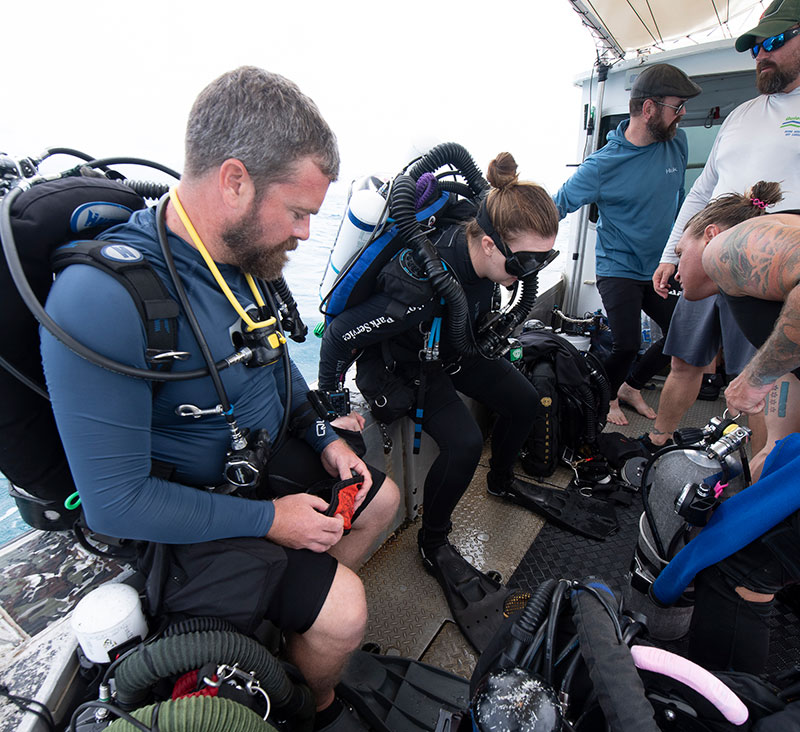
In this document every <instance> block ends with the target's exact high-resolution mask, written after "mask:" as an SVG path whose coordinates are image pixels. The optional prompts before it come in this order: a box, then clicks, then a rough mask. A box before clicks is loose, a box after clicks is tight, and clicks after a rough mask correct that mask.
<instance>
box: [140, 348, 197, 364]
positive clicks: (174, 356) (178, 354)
mask: <svg viewBox="0 0 800 732" xmlns="http://www.w3.org/2000/svg"><path fill="white" fill-rule="evenodd" d="M191 355H192V354H191V353H189V351H158V352H155V353H153V352H149V351H148V354H147V360H148V361H149V362H150V363H161V362H162V361H169V360H173V361H186V360H188V359H189V358H190V357H191Z"/></svg>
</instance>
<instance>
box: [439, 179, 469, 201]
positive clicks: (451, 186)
mask: <svg viewBox="0 0 800 732" xmlns="http://www.w3.org/2000/svg"><path fill="white" fill-rule="evenodd" d="M437 185H438V186H439V190H440V191H446V192H447V193H456V194H458V195H459V196H463V197H464V198H473V197H474V195H475V194H474V193H473V191H472V188H470V187H469V186H468V185H467V184H466V183H461V182H459V181H457V180H440V181H438V183H437Z"/></svg>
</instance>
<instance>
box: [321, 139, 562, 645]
mask: <svg viewBox="0 0 800 732" xmlns="http://www.w3.org/2000/svg"><path fill="white" fill-rule="evenodd" d="M487 178H488V180H489V183H490V184H491V189H490V191H489V193H488V195H487V196H486V197H485V199H484V201H483V203H482V204H481V205H480V206H479V208H478V210H477V212H476V211H475V209H474V207H472V208H471V209H470V214H471V216H470V217H469V218H468V219H467V220H466V221H462V222H461V223H454V224H452V225H450V226H446V227H445V228H443V229H440V230H438V231H437V232H436V233H434V234H429V237H430V239H431V241H432V242H433V244H434V245H435V247H436V251H437V253H438V255H439V256H440V257H441V259H442V260H443V261H444V263H445V266H446V268H447V269H449V270H450V272H452V273H453V274H454V275H455V277H456V279H457V281H458V283H459V284H460V286H461V288H463V292H464V295H465V297H466V302H467V305H468V312H469V316H468V321H469V323H468V325H469V328H468V330H471V334H470V340H471V341H472V343H471V346H472V347H473V348H471V349H470V350H471V351H472V353H473V354H474V353H475V350H474V348H475V347H476V346H475V344H476V338H475V334H476V333H477V332H478V328H479V324H480V323H481V321H482V319H483V318H484V316H486V315H487V314H488V313H489V312H490V311H491V310H492V305H493V300H494V298H495V297H496V293H497V287H496V286H497V285H503V286H505V287H511V286H513V285H514V284H515V283H516V282H517V281H518V280H520V279H522V280H524V279H527V278H529V277H531V276H532V275H533V274H534V273H535V272H537V271H538V270H539V269H541V268H542V267H543V266H545V265H546V264H547V263H548V262H549V261H551V260H552V259H553V258H554V257H555V255H556V252H554V251H553V242H554V241H555V237H556V233H557V231H558V213H557V211H556V207H555V205H554V204H553V201H552V199H551V198H550V196H549V195H548V193H547V192H546V191H545V190H544V189H543V188H542V187H540V186H538V185H536V184H534V183H529V182H523V181H519V180H518V176H517V165H516V162H515V160H514V158H513V156H512V155H511V154H510V153H501V154H500V155H498V156H497V157H496V158H495V159H494V160H493V161H492V162H491V163H490V165H489V168H488V172H487ZM464 203H466V202H464ZM457 205H458V204H457ZM468 205H469V204H468ZM453 218H459V217H458V216H457V215H455V214H454V216H453ZM462 218H463V217H462ZM405 251H406V252H408V254H404V253H401V254H400V255H398V256H396V257H395V258H394V259H393V260H392V261H391V262H390V263H389V264H388V265H386V267H385V268H384V270H383V271H382V273H381V275H380V277H379V278H378V291H377V292H376V293H375V294H374V295H373V296H372V297H371V298H369V299H368V300H367V301H365V302H364V303H362V304H360V305H357V306H355V307H353V308H350V309H349V310H345V311H344V312H343V313H342V314H341V315H338V316H337V317H336V318H334V319H333V321H332V322H331V323H330V324H329V325H328V327H327V329H326V331H325V335H324V338H323V341H322V347H321V352H320V368H319V388H320V389H323V390H328V391H332V390H336V389H337V386H338V385H339V384H340V383H342V381H343V378H344V371H346V369H347V367H348V366H349V365H350V364H351V363H352V361H353V359H354V357H355V356H356V354H358V360H357V361H356V365H357V376H356V383H357V384H358V386H359V389H360V390H361V392H362V394H363V395H364V396H366V397H367V400H368V402H369V403H370V407H371V410H372V412H373V415H374V416H375V417H376V419H378V420H380V421H384V422H388V421H391V420H392V419H393V418H398V417H400V416H403V415H406V414H407V415H408V416H411V417H412V418H415V419H416V422H417V424H418V427H419V428H421V430H422V431H424V432H425V433H427V434H428V435H430V437H432V438H433V440H434V441H435V443H436V445H437V446H438V448H439V455H438V457H437V458H436V459H435V460H434V461H433V464H432V465H431V468H430V470H429V471H428V474H427V476H426V478H425V484H424V495H423V501H424V514H423V519H422V529H421V531H420V533H419V547H420V551H421V553H422V556H423V560H424V562H425V566H426V568H427V569H428V571H430V572H431V573H432V574H433V575H434V576H435V577H436V578H437V580H438V581H439V583H440V584H441V585H442V587H443V589H444V590H445V595H446V596H447V599H448V603H449V604H450V607H451V609H452V610H453V613H454V615H455V618H456V620H457V622H458V621H459V617H460V611H461V610H463V609H464V603H465V602H466V601H465V600H464V598H463V597H462V596H461V594H460V590H459V587H462V589H463V586H464V585H467V584H469V583H470V581H472V586H473V587H474V588H476V589H477V591H478V597H480V596H481V595H485V594H490V592H491V591H496V590H497V589H498V585H497V584H496V583H494V584H493V583H492V581H491V580H489V579H488V578H487V577H485V576H484V575H482V574H481V573H479V572H478V571H477V570H475V569H474V568H473V567H472V566H471V565H469V564H468V563H467V562H466V560H464V559H463V558H462V557H461V556H460V555H459V554H458V552H457V551H456V550H455V549H454V548H453V546H452V545H451V544H450V543H449V542H448V540H447V535H448V533H449V531H450V528H451V514H452V512H453V509H454V508H455V506H456V504H457V503H458V501H459V499H460V498H461V496H462V495H463V493H464V491H465V490H466V488H467V485H468V484H469V482H470V480H471V478H472V476H473V474H474V472H475V469H476V467H477V465H478V460H479V458H480V455H481V451H482V448H483V435H482V433H481V429H480V427H479V426H478V424H477V423H476V422H475V420H474V418H473V417H472V415H471V414H470V412H469V410H468V409H467V407H466V405H465V404H464V402H463V401H462V399H461V397H460V396H459V395H458V393H457V392H461V393H463V394H466V395H467V396H469V397H472V398H473V399H476V400H477V401H479V402H481V403H483V404H485V405H486V406H488V407H489V408H490V409H491V410H492V411H493V412H495V413H496V414H497V415H498V419H497V421H496V423H495V426H494V429H493V432H492V441H491V444H492V457H491V459H490V461H489V462H490V468H491V471H490V473H489V479H488V480H489V488H490V490H492V492H497V493H500V492H503V491H504V490H505V489H506V488H510V487H511V485H512V484H513V482H514V480H515V478H514V475H513V472H512V467H513V465H514V461H515V460H516V457H517V454H518V452H519V450H520V448H521V447H522V445H523V443H524V441H525V439H526V437H527V435H528V433H529V431H530V428H531V425H532V424H533V421H534V420H535V419H536V415H537V413H538V410H539V404H538V397H537V394H536V391H535V389H534V388H533V386H532V385H531V383H530V382H529V381H528V380H527V379H526V378H525V377H524V376H523V375H522V374H521V373H520V372H519V371H518V370H517V369H516V368H515V367H514V366H513V365H512V364H511V363H510V362H509V361H508V360H506V359H502V358H489V357H486V356H485V355H464V354H463V353H459V352H457V350H455V349H454V347H453V345H452V344H451V343H450V342H449V340H448V335H449V334H450V333H451V332H453V331H452V330H449V328H450V325H452V323H449V322H448V308H447V307H446V306H445V305H443V304H442V302H441V299H440V298H439V297H438V296H434V295H433V290H432V288H431V286H430V283H429V281H428V279H427V277H426V276H425V274H424V272H422V271H420V268H419V266H418V265H417V264H416V263H415V260H414V257H413V256H411V255H410V250H405ZM398 288H399V290H400V291H399V290H398ZM398 303H402V306H399V305H398ZM436 349H438V358H436V357H435V356H436V354H435V353H433V354H432V353H431V352H432V351H434V350H436ZM425 354H427V355H429V356H430V355H433V356H434V358H433V359H432V360H430V359H427V360H426V358H425ZM417 437H419V435H417ZM476 577H477V583H476V582H475V581H474V579H475V578H476ZM459 625H460V626H461V627H462V630H464V626H463V624H462V623H461V622H459Z"/></svg>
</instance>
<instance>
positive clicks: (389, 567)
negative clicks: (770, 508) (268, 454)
mask: <svg viewBox="0 0 800 732" xmlns="http://www.w3.org/2000/svg"><path fill="white" fill-rule="evenodd" d="M662 384H663V382H661V381H657V382H656V388H655V389H651V390H643V392H642V393H643V395H644V397H645V400H646V401H647V402H648V403H649V404H650V405H651V406H652V407H653V408H656V407H657V405H658V397H659V394H660V387H661V385H662ZM724 408H725V403H724V401H723V400H721V399H719V400H717V401H716V402H706V401H697V402H695V403H694V404H693V405H692V407H691V408H690V409H689V411H688V412H687V414H686V417H685V418H684V420H683V422H682V424H684V425H691V426H700V425H705V424H706V423H707V422H708V420H709V418H710V417H712V416H721V415H722V412H723V410H724ZM624 411H625V414H626V416H627V418H628V420H629V424H628V425H626V426H624V427H618V426H616V425H608V426H607V427H606V431H619V432H622V433H623V434H625V435H627V436H629V437H638V436H639V435H641V434H643V433H644V432H646V431H647V430H648V429H649V427H650V425H652V421H651V420H648V419H645V418H644V417H641V416H640V415H638V414H636V413H634V412H632V410H630V409H627V408H625V409H624ZM423 439H430V438H428V437H424V438H423ZM488 458H489V451H488V447H487V448H485V449H484V454H483V456H482V458H481V462H480V465H479V467H478V470H477V471H476V474H475V477H474V478H473V481H472V483H471V484H470V487H469V488H468V490H467V492H466V494H465V495H464V497H463V498H462V500H461V501H460V502H459V505H458V507H457V508H456V511H455V513H454V516H453V524H454V529H453V532H452V534H451V535H450V540H451V541H452V542H453V544H454V545H455V546H456V547H457V548H458V549H459V551H460V552H461V553H462V554H463V555H464V556H465V557H466V558H467V559H468V560H469V561H471V562H472V563H473V564H474V565H475V566H476V567H478V568H479V569H481V570H483V571H488V570H496V571H498V572H500V574H501V575H502V576H503V580H504V581H507V582H509V583H510V584H512V585H513V586H524V585H525V584H526V583H527V584H528V585H529V586H533V587H535V586H536V584H538V582H539V581H541V578H543V576H544V573H545V572H546V573H548V574H547V576H563V575H562V574H561V572H569V571H570V565H569V564H568V561H569V554H570V552H571V551H573V550H572V549H567V548H566V547H565V546H564V545H563V543H559V542H558V541H556V542H554V543H551V544H549V545H548V544H547V537H548V536H549V535H551V534H550V532H552V531H558V530H557V529H556V528H555V527H553V526H552V525H548V526H547V528H546V531H545V534H544V535H543V537H542V538H543V539H545V544H544V545H543V552H542V554H541V556H540V557H539V559H538V562H539V563H540V564H541V565H542V566H543V567H544V568H542V567H540V568H539V570H538V574H536V573H534V574H531V575H530V577H529V578H527V579H526V577H525V573H526V572H530V570H529V569H520V570H519V571H517V572H516V573H515V570H517V567H518V566H519V564H520V562H521V561H522V559H523V557H524V556H525V555H526V553H527V552H528V549H529V548H530V547H531V544H532V543H533V540H534V539H535V538H536V537H537V536H538V535H539V532H540V531H541V530H542V528H543V527H544V526H545V522H544V520H543V519H541V518H540V517H539V516H537V515H536V514H535V513H533V512H531V511H528V510H527V509H524V508H522V507H520V506H516V505H513V504H510V503H508V502H506V501H504V500H502V499H499V498H495V497H493V496H490V495H488V494H487V493H486V472H487V470H488ZM520 474H521V475H522V476H523V477H524V474H522V473H521V471H520ZM571 477H572V473H571V471H570V470H568V469H567V468H559V469H558V471H557V472H556V473H555V474H554V475H553V476H551V477H550V478H548V481H549V482H552V483H554V484H556V485H560V486H566V485H567V483H568V482H569V480H570V478H571ZM628 513H630V516H629V515H628ZM636 515H637V514H636V511H635V510H632V509H627V510H626V511H623V512H620V518H621V520H622V523H623V524H624V526H623V527H621V530H620V532H619V533H618V534H617V535H615V536H614V537H612V538H611V539H610V540H607V541H606V542H592V541H591V540H588V539H584V540H582V541H584V542H587V543H589V544H600V545H601V546H602V547H603V548H602V549H601V550H596V549H595V550H591V551H590V550H589V549H588V548H586V547H584V546H583V545H581V546H579V547H578V548H577V549H575V550H574V551H575V552H576V553H577V558H578V559H581V560H582V561H585V562H586V564H585V565H584V566H590V567H593V568H594V569H593V570H592V572H593V573H594V574H598V575H600V574H603V573H607V574H609V579H613V578H614V577H616V576H621V574H620V572H624V571H625V570H627V566H628V563H629V561H630V556H631V553H630V552H631V551H632V549H631V548H630V547H632V543H630V540H629V538H628V537H629V535H630V536H633V535H635V526H634V524H635V520H636V518H635V516H636ZM419 525H420V519H416V520H415V521H413V522H410V523H409V524H408V525H406V526H404V527H403V528H401V529H400V530H399V531H398V532H397V533H396V534H395V535H394V536H393V537H392V538H391V539H390V540H389V541H387V542H386V543H385V544H384V545H383V547H381V549H379V550H378V552H377V553H376V554H375V555H374V556H373V557H372V559H370V561H369V562H368V563H367V564H366V565H365V566H364V568H363V569H362V570H361V577H362V579H363V580H364V584H365V586H366V590H367V602H368V605H369V613H370V617H369V621H368V626H367V633H366V641H369V642H373V643H377V644H378V645H379V646H380V648H381V650H382V651H383V652H384V653H389V654H394V655H401V656H405V657H409V658H416V659H419V660H422V661H425V662H426V663H429V664H432V665H435V666H439V667H440V668H444V669H445V670H447V671H450V672H452V673H456V674H459V675H461V676H463V677H465V678H469V676H470V675H471V674H472V669H473V668H474V665H475V663H476V661H477V654H476V653H475V651H474V650H473V649H472V647H471V646H470V645H469V644H468V643H467V642H466V641H465V640H464V638H463V636H462V635H461V633H460V632H459V630H458V628H457V626H456V625H455V623H454V622H453V620H452V617H451V615H450V612H449V610H448V608H447V604H446V602H445V600H444V596H443V594H442V592H441V591H440V589H439V586H438V584H437V582H436V581H435V580H434V579H433V577H431V576H429V575H428V574H427V573H426V572H425V570H424V569H423V567H422V562H421V560H420V558H419V554H418V552H417V544H416V540H417V530H418V528H419ZM561 533H562V534H565V535H566V536H568V537H570V538H573V536H574V535H572V534H570V533H569V532H561ZM537 548H538V542H537ZM584 557H585V560H584V559H583V558H584ZM606 565H608V566H606ZM617 565H619V566H617ZM561 567H563V570H560V568H561ZM775 622H776V623H779V624H780V623H785V622H786V616H785V615H781V614H779V615H778V617H777V618H776V621H775ZM792 642H794V641H792ZM797 643H798V644H800V641H797ZM791 648H797V645H795V646H790V652H791ZM795 658H796V655H795Z"/></svg>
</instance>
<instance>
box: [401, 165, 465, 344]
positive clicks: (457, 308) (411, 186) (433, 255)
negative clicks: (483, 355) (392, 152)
mask: <svg viewBox="0 0 800 732" xmlns="http://www.w3.org/2000/svg"><path fill="white" fill-rule="evenodd" d="M415 203H416V184H415V183H414V179H413V178H411V177H410V176H408V175H399V176H397V178H395V180H394V187H393V189H392V197H391V201H390V205H391V215H392V216H393V218H394V219H395V222H396V225H397V229H398V233H399V235H400V236H401V237H402V238H403V239H404V240H405V241H406V243H407V244H408V245H409V246H410V247H412V249H413V250H414V251H415V253H416V255H417V257H418V259H419V262H420V264H421V265H422V266H423V267H424V268H425V272H426V274H427V275H428V277H429V278H430V281H431V284H432V285H433V288H434V290H435V291H436V293H437V294H438V295H439V296H440V297H442V298H443V299H444V301H445V305H446V307H447V315H448V318H447V325H448V328H447V336H448V341H449V342H450V344H451V345H452V346H453V348H454V349H455V350H456V352H457V353H461V354H464V355H468V356H473V355H479V353H478V351H477V349H476V347H475V346H474V345H473V343H472V342H471V340H470V338H469V332H470V331H469V306H468V304H467V298H466V296H465V295H464V290H463V289H462V287H461V285H460V284H459V282H458V280H457V279H456V278H455V276H454V275H453V274H452V272H450V270H447V269H445V266H444V263H443V262H442V260H441V258H440V257H439V254H438V253H437V251H436V247H435V246H434V245H433V244H432V243H431V241H430V240H429V239H428V237H427V236H426V235H425V232H424V231H423V230H422V227H421V226H420V225H419V222H418V221H417V217H416V212H415Z"/></svg>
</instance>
